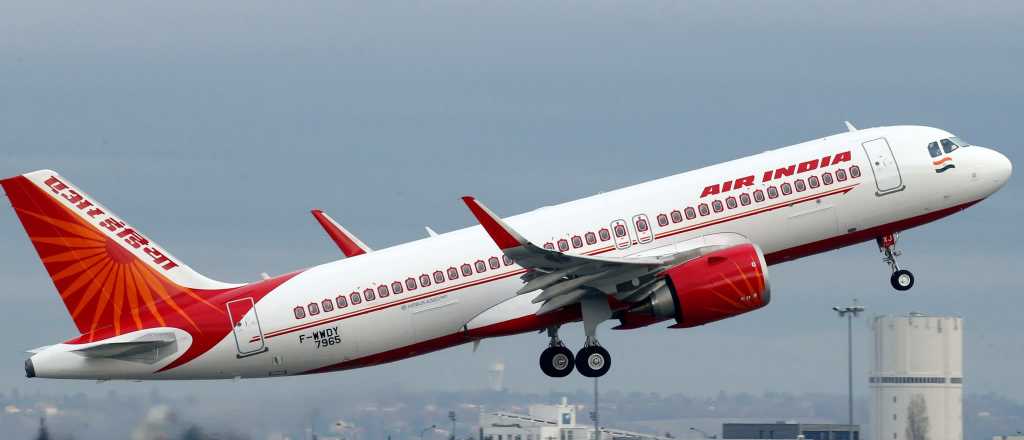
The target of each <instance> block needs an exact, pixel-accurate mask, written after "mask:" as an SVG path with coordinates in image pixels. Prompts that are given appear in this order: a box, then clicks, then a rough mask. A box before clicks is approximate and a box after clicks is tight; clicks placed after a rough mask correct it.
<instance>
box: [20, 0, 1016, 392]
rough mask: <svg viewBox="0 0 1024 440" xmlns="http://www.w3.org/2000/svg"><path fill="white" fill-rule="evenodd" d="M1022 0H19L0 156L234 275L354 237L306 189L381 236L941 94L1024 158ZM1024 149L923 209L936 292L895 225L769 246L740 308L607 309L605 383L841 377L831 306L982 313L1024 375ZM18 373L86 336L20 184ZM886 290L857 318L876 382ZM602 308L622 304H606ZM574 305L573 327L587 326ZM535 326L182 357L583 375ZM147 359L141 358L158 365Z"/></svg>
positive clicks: (807, 134)
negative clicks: (785, 250) (429, 339)
mask: <svg viewBox="0 0 1024 440" xmlns="http://www.w3.org/2000/svg"><path fill="white" fill-rule="evenodd" d="M1022 17H1024V3H1021V2H1016V1H1007V2H985V3H984V4H974V3H964V2H949V4H945V5H944V4H936V3H934V2H900V3H899V4H896V5H891V4H890V2H827V3H820V4H818V3H813V2H804V1H793V2H679V3H676V2H643V3H641V2H628V3H618V2H603V1H596V2H570V3H555V2H508V3H494V2H479V3H478V2H463V1H459V2H443V3H441V2H438V3H434V2H430V3H427V2H423V3H411V4H409V3H391V2H363V3H360V4H353V3H348V2H322V3H315V2H314V3H306V2H303V3H302V4H301V7H297V6H296V3H294V2H262V1H245V2H199V1H191V0H187V1H178V2H148V1H142V2H140V1H134V2H120V4H116V5H114V4H110V3H104V4H103V5H102V6H99V5H97V4H96V3H91V2H21V3H17V4H15V3H11V2H8V1H2V0H0V175H2V176H9V175H15V174H20V173H23V172H27V171H31V170H35V169H39V168H53V169H56V170H58V171H59V172H61V173H62V174H63V175H65V176H66V177H67V178H69V179H70V180H72V181H73V182H75V183H76V184H77V185H78V186H80V187H82V188H83V189H85V190H86V191H88V192H90V194H91V195H92V196H94V197H95V198H97V199H99V200H101V201H102V202H103V203H105V204H106V205H107V206H108V207H110V208H112V209H114V210H115V211H116V212H118V214H120V215H121V216H122V217H124V218H125V219H127V220H129V221H131V222H132V223H133V224H134V225H135V226H136V227H139V228H140V229H141V230H143V231H144V232H145V233H146V234H147V235H148V236H150V237H151V238H153V239H155V240H157V241H158V242H159V243H161V244H162V245H163V247H165V248H167V249H169V250H171V252H173V253H174V254H176V255H177V256H178V257H179V258H181V259H182V260H185V261H187V262H188V263H189V264H190V265H191V266H192V267H193V268H195V269H197V270H200V271H202V272H204V273H206V274H208V275H210V276H212V277H214V278H218V279H222V280H225V281H247V280H254V279H257V278H258V274H259V273H260V272H268V273H283V272H286V271H290V270H293V269H296V268H302V267H308V266H311V265H315V264H318V263H320V262H324V261H328V260H331V259H335V258H337V257H338V252H337V249H336V248H335V247H334V246H333V244H332V243H331V242H330V241H329V240H328V239H327V238H326V236H325V235H324V234H323V233H322V231H321V230H320V229H319V227H318V226H317V225H316V223H315V222H314V221H313V219H312V218H311V217H310V216H309V214H308V210H309V209H311V208H321V209H324V210H326V211H327V212H329V213H330V214H331V215H332V216H334V217H335V218H336V219H338V220H339V221H341V222H342V223H343V224H344V225H345V226H346V227H348V228H349V229H350V230H352V231H353V232H354V233H356V234H358V235H359V236H360V237H361V238H362V239H363V240H364V241H365V242H366V243H367V244H369V245H370V246H372V247H375V248H382V247H386V246H390V245H394V244H397V243H401V242H404V241H408V240H412V239H416V238H419V237H422V236H423V235H424V232H423V226H424V225H430V226H432V227H433V228H434V229H436V230H438V231H446V230H451V229H455V228H460V227H465V226H468V225H471V224H473V221H472V217H471V216H470V215H469V214H468V212H467V211H466V209H465V207H464V206H463V205H462V204H461V202H460V201H459V199H458V197H459V196H461V195H464V194H473V195H476V196H478V197H480V198H482V199H483V200H485V201H486V202H487V203H488V204H489V206H491V207H492V208H493V209H495V210H496V211H498V212H499V213H501V214H504V215H510V214H514V213H518V212H523V211H526V210H530V209H533V208H535V207H538V206H542V205H546V204H551V203H558V202H562V201H567V200H571V199H574V198H579V197H583V196H587V195H590V194H593V193H596V192H600V191H606V190H609V189H613V188H617V187H621V186H624V185H628V184H632V183H638V182H642V181H645V180H650V179H654V178H658V177H663V176H666V175H670V174H674V173H678V172H683V171H686V170H689V169H693V168H697V167H700V166H703V165H706V164H711V163H716V162H721V161H726V160H729V159H733V158H737V157H741V156H745V155H750V154H755V153H758V152H761V151H764V150H766V149H769V148H775V147H779V146H784V145H789V144H794V143H798V142H801V141H805V140H809V139H813V138H817V137H821V136H825V135H829V134H832V133H836V132H840V131H843V130H844V129H845V128H844V127H843V120H847V119H848V120H850V121H852V122H853V123H854V124H856V125H857V126H859V127H871V126H879V125H894V124H924V125H931V126H936V127H941V128H944V129H947V130H949V131H952V132H953V133H956V134H958V135H960V136H961V137H962V138H964V139H965V140H967V141H969V142H972V143H975V144H978V145H985V146H990V147H993V148H996V149H998V150H1000V151H1002V152H1003V153H1005V154H1006V155H1007V156H1009V157H1010V159H1011V160H1013V161H1014V162H1015V163H1016V164H1017V166H1018V168H1019V167H1020V166H1021V165H1020V164H1021V163H1022V160H1021V159H1022V156H1024V155H1022V151H1024V150H1022V141H1021V134H1020V126H1021V123H1020V121H1021V118H1022V117H1024V112H1022V104H1021V103H1022V102H1024V82H1022V81H1021V77H1022V75H1021V74H1022V67H1024V33H1022V32H1020V22H1021V19H1022ZM1018 174H1019V173H1018ZM1021 180H1022V179H1021V178H1020V176H1015V177H1014V178H1013V179H1011V181H1010V183H1009V185H1008V186H1007V187H1006V188H1004V189H1003V190H1002V191H1001V192H1000V193H998V194H996V195H995V196H993V197H992V198H991V199H989V200H988V201H986V202H984V203H981V204H980V205H978V206H976V207H974V208H972V209H970V210H968V211H966V212H964V213H962V214H960V215H958V216H955V217H953V218H949V219H947V220H943V221H941V222H938V223H935V224H932V225H928V226H925V227H922V228H919V229H916V230H912V231H909V232H907V233H905V234H904V235H903V237H902V241H901V244H902V247H903V249H904V251H905V254H904V255H903V257H902V258H901V260H900V262H901V264H902V265H904V266H906V267H908V268H910V269H912V270H914V273H915V274H916V275H917V284H916V286H915V288H914V289H913V291H912V293H909V294H896V293H894V291H893V290H892V289H891V288H890V287H889V285H888V269H887V267H886V266H885V265H884V264H883V263H882V261H881V259H880V256H879V253H878V251H877V249H876V248H875V247H874V245H873V244H869V243H866V244H862V245H859V246H856V247H853V248H849V249H845V250H841V251H838V252H832V253H828V254H824V255H819V256H816V257H811V258H808V259H805V260H800V261H798V262H794V263H787V264H785V265H781V266H774V267H772V268H771V276H772V278H773V279H772V282H773V302H772V304H771V305H770V306H769V307H767V308H765V309H762V310H759V311H756V312H754V313H751V314H749V315H744V316H742V317H739V318H735V319H731V320H727V321H724V322H720V323H717V324H713V325H709V326H705V327H701V328H697V329H692V330H669V329H665V328H663V326H661V325H657V326H652V327H650V328H646V329H642V330H637V331H630V332H614V333H612V332H610V331H607V330H604V331H602V333H601V340H602V342H603V344H604V345H605V346H606V347H607V348H609V350H610V351H611V352H612V354H613V356H614V367H613V368H612V371H611V373H610V374H609V376H607V379H606V380H605V383H606V384H607V385H606V386H608V387H611V388H614V389H621V390H652V391H662V392H676V391H679V392H685V393H692V394H713V393H716V392H718V391H719V390H727V391H751V392H761V391H766V390H774V391H792V392H801V391H821V392H829V393H841V392H845V389H846V388H845V387H846V384H845V377H846V376H845V371H844V368H845V355H846V350H845V336H846V335H845V330H846V326H845V325H844V323H843V322H842V321H840V320H839V319H838V318H836V317H835V316H834V315H833V313H832V312H831V311H830V308H831V306H833V305H840V304H845V303H848V302H849V301H851V300H852V299H853V298H855V297H856V298H860V300H861V302H862V303H863V304H865V305H866V306H867V308H868V310H869V312H870V315H874V314H884V313H898V314H902V313H907V312H910V311H920V312H927V313H932V314H955V315H959V316H962V317H963V318H964V322H965V328H966V337H965V341H964V343H965V353H966V356H967V359H966V365H965V370H966V372H965V382H966V388H967V390H968V391H970V392H990V391H991V392H999V393H1004V394H1007V395H1009V396H1010V397H1012V398H1015V399H1018V400H1022V399H1024V382H1022V381H1021V380H1020V378H1021V375H1020V371H1021V370H1022V369H1024V340H1022V339H1021V338H1020V332H1021V327H1020V323H1021V322H1022V320H1021V317H1020V314H1019V313H1020V310H1022V309H1024V299H1022V298H1024V297H1022V295H1021V294H1022V291H1021V290H1022V289H1021V286H1022V285H1021V282H1020V269H1021V259H1022V257H1024V255H1022V253H1021V240H1020V238H1019V237H1020V235H1019V225H1020V218H1021V217H1022V214H1024V208H1022V207H1021V204H1020V202H1019V201H1020V199H1021V197H1022V196H1024V192H1022V184H1021ZM0 279H3V284H4V288H3V289H2V292H0V310H2V313H3V315H2V319H0V387H4V388H9V387H15V386H16V387H19V388H20V389H22V390H23V391H24V390H27V391H32V390H36V389H40V390H46V391H59V390H72V391H79V390H82V391H86V392H90V393H97V394H98V393H105V392H106V391H107V390H110V389H116V390H144V389H148V387H149V386H150V385H138V384H133V383H107V384H100V385H97V384H94V383H90V382H59V381H43V380H38V379H36V380H27V379H25V378H24V377H23V374H24V373H23V370H22V361H23V359H24V357H25V356H26V355H25V354H24V352H23V351H24V350H26V349H30V348H33V347H37V346H41V345H46V344H50V343H54V342H57V341H60V340H65V339H68V338H70V337H73V336H75V330H74V326H73V324H72V322H71V320H70V319H69V317H68V316H67V313H66V311H65V310H64V307H63V305H62V304H61V303H60V301H59V298H58V296H57V294H56V292H55V290H54V288H53V285H52V283H51V282H50V280H49V278H48V276H47V275H46V273H45V272H44V270H43V267H42V265H41V264H40V263H39V261H38V259H37V258H36V256H35V253H34V251H33V250H32V248H31V245H30V244H29V241H28V240H27V239H26V237H25V235H24V233H23V230H22V229H21V226H20V224H18V222H17V219H16V217H15V215H14V214H13V212H12V211H11V210H9V209H7V208H6V207H4V208H3V209H0ZM867 322H868V320H867V319H866V318H865V319H863V320H862V322H860V323H858V325H857V326H856V327H855V329H856V332H857V333H856V335H855V337H856V338H857V339H856V340H857V344H858V345H857V347H856V350H857V355H858V356H859V359H858V360H857V361H856V365H857V368H858V371H857V380H858V384H859V385H858V392H859V393H861V395H864V394H866V391H867V379H866V374H867V373H866V370H867V362H868V360H867V359H868V358H867V356H868V354H869V346H868V337H869V332H868V326H867ZM606 328H607V327H605V329H606ZM563 335H564V336H565V338H566V339H567V340H568V342H569V343H570V344H571V345H572V346H573V347H578V346H579V344H580V343H581V341H582V329H581V328H580V327H579V326H578V325H576V326H570V327H568V328H566V329H564V330H563ZM546 344H547V340H546V338H545V337H543V336H541V335H535V334H531V335H522V336H517V337H512V338H505V339H498V340H488V341H484V343H483V345H482V347H481V349H480V351H479V352H477V353H476V354H472V353H471V349H470V347H469V346H464V347H457V348H454V349H449V350H447V351H442V352H439V353H434V354H431V355H428V356H424V357H420V358H415V359H411V360H406V361H402V362H399V363H396V364H391V365H386V366H381V367H375V368H372V369H366V370H357V371H349V372H342V373H335V374H329V375H321V376H318V377H301V378H283V379H264V380H250V381H242V382H240V383H233V382H217V383H201V384H195V383H173V384H160V385H157V386H159V387H161V390H163V391H164V392H168V393H182V392H195V393H200V394H202V393H207V394H209V395H225V394H229V393H230V394H231V395H234V396H243V398H244V396H249V398H251V399H252V401H253V402H254V403H253V405H258V404H259V403H258V402H259V401H260V400H261V399H266V398H267V396H269V395H272V394H269V393H273V392H280V391H289V392H292V393H295V394H296V395H301V393H317V392H322V391H323V390H324V389H329V390H333V391H337V392H356V391H353V390H361V392H366V393H372V392H376V391H379V390H381V389H388V388H410V389H427V390H430V389H437V390H443V389H453V388H458V389H468V388H480V387H483V386H484V385H485V384H486V377H487V368H488V365H490V364H491V363H493V362H496V361H503V362H505V364H506V377H507V383H508V385H509V386H511V387H517V388H523V389H528V390H537V391H539V390H545V389H549V388H555V389H577V388H581V387H587V386H589V385H588V382H587V381H586V380H584V379H583V378H582V377H581V376H579V375H573V376H570V377H568V378H566V379H561V380H552V379H548V378H546V377H544V376H543V375H542V373H540V371H539V369H538V368H537V355H538V353H539V352H540V350H541V349H542V348H543V347H545V346H546ZM143 387H145V388H143Z"/></svg>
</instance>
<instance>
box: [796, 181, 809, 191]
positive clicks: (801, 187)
mask: <svg viewBox="0 0 1024 440" xmlns="http://www.w3.org/2000/svg"><path fill="white" fill-rule="evenodd" d="M794 186H796V190H797V191H799V192H803V191H806V190H807V184H806V183H804V179H796V183H795V184H794Z"/></svg>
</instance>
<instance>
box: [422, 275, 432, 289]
mask: <svg viewBox="0 0 1024 440" xmlns="http://www.w3.org/2000/svg"><path fill="white" fill-rule="evenodd" d="M429 285H430V275H427V274H423V275H420V286H423V287H427V286H429Z"/></svg>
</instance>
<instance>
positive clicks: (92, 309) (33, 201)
mask: <svg viewBox="0 0 1024 440" xmlns="http://www.w3.org/2000/svg"><path fill="white" fill-rule="evenodd" d="M0 185H2V186H3V188H4V191H5V192H6V193H7V196H8V198H10V201H11V205H12V206H13V207H14V210H15V212H16V213H17V214H18V218H19V219H20V220H21V224H22V225H23V226H24V227H25V232H27V233H28V236H29V239H31V240H32V245H33V246H35V248H36V252H38V253H39V258H40V259H42V261H43V265H44V266H45V267H46V271H47V272H49V274H50V278H52V279H53V284H54V285H55V286H56V287H57V291H58V292H60V296H61V299H63V301H64V305H65V306H67V309H68V313H70V314H71V318H72V319H73V320H74V321H75V325H76V326H77V327H78V330H79V331H80V332H81V333H83V334H95V333H96V332H97V330H101V329H102V330H103V331H102V332H101V333H103V334H105V335H119V334H122V333H125V332H129V331H134V330H139V329H143V328H148V327H153V326H164V325H168V324H175V323H177V324H180V325H182V326H183V327H185V328H187V327H190V326H191V327H196V324H195V322H193V320H192V319H191V318H189V315H188V314H187V313H186V309H187V308H189V307H190V306H192V305H195V304H197V303H205V302H206V301H205V300H204V299H203V295H202V292H200V291H201V290H214V289H217V290H219V289H225V288H230V287H235V285H232V284H225V283H221V282H218V281H214V280H211V279H209V278H207V277H205V276H203V275H201V274H199V273H198V272H196V271H194V270H192V269H191V268H189V267H188V266H186V265H185V264H184V263H182V262H181V261H180V260H178V259H177V258H175V257H174V256H172V255H171V254H170V253H168V252H167V251H165V250H164V249H163V248H162V247H160V246H158V245H157V244H156V243H154V242H153V241H151V240H149V239H148V238H147V237H146V236H144V235H142V234H141V233H140V232H138V231H137V230H136V229H134V228H132V227H131V226H130V225H129V224H128V223H126V222H125V221H123V220H122V219H121V218H120V217H118V216H116V215H114V213H113V212H111V211H110V210H108V209H107V208H106V207H104V206H102V205H100V204H99V202H97V201H96V200H94V199H92V198H91V197H89V196H88V195H86V194H85V193H84V192H82V191H81V190H79V189H78V188H76V187H74V186H73V185H72V184H71V183H70V182H68V181H67V180H66V179H64V178H63V177H61V176H60V175H58V174H57V173H56V172H53V171H50V170H40V171H35V172H32V173H28V174H24V175H21V176H16V177H12V178H8V179H4V180H0ZM207 305H209V306H210V307H212V308H214V309H216V310H217V311H218V312H220V310H219V308H217V307H214V306H213V305H212V304H209V303H207ZM90 339H91V337H90Z"/></svg>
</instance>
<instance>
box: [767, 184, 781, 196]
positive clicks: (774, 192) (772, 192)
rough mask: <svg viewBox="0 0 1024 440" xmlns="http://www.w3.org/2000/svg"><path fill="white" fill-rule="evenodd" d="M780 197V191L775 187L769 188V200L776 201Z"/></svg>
mask: <svg viewBox="0 0 1024 440" xmlns="http://www.w3.org/2000/svg"><path fill="white" fill-rule="evenodd" d="M778 196H779V189H778V188H776V187H774V186H769V187H768V198H769V199H774V198H776V197H778Z"/></svg>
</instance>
